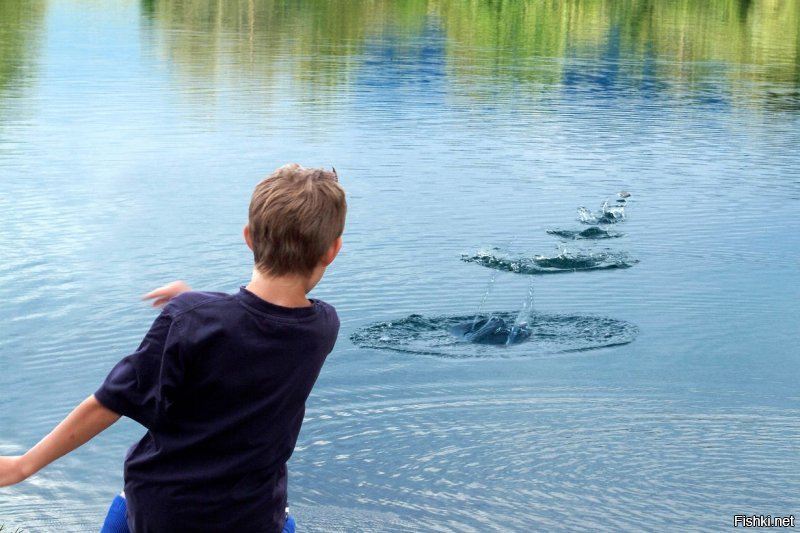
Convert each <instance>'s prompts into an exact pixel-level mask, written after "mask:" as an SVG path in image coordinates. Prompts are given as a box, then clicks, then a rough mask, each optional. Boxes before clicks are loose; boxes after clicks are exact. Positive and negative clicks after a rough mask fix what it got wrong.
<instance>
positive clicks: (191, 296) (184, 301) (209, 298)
mask: <svg viewBox="0 0 800 533" xmlns="http://www.w3.org/2000/svg"><path fill="white" fill-rule="evenodd" d="M231 300H233V295H231V294H228V293H224V292H209V291H188V292H183V293H181V294H179V295H177V296H175V297H174V298H172V299H171V300H170V301H169V303H167V305H165V306H164V314H167V315H170V316H172V317H173V318H177V317H178V316H180V315H182V314H184V313H187V312H189V311H192V310H193V309H196V308H198V307H201V306H204V305H208V304H213V303H230V301H231Z"/></svg>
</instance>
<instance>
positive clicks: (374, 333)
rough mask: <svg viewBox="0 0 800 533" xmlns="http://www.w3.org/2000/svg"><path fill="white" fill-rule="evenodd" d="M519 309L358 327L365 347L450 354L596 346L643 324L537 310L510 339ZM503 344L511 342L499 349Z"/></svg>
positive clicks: (632, 334)
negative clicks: (516, 311)
mask: <svg viewBox="0 0 800 533" xmlns="http://www.w3.org/2000/svg"><path fill="white" fill-rule="evenodd" d="M516 315H517V313H513V312H511V313H494V314H492V315H491V316H486V317H482V318H481V319H480V320H479V321H478V322H477V324H478V328H477V329H475V328H473V322H474V317H473V315H463V316H437V317H425V316H422V315H416V314H415V315H409V316H408V317H406V318H402V319H399V320H393V321H390V322H378V323H376V324H371V325H368V326H366V327H364V328H361V329H359V330H357V331H356V332H354V333H353V334H352V335H351V336H350V340H351V341H352V342H353V344H355V345H356V346H358V347H360V348H372V349H379V350H391V351H396V352H403V353H411V354H417V355H432V356H437V357H444V358H450V359H467V358H481V357H483V358H487V357H515V356H518V357H531V356H534V357H535V356H541V355H548V354H557V353H565V352H577V351H585V350H594V349H597V348H604V347H608V346H618V345H622V344H628V343H630V342H633V340H635V339H636V336H637V335H638V333H639V330H638V328H637V327H636V326H635V325H633V324H631V323H629V322H625V321H623V320H616V319H613V318H607V317H602V316H593V315H559V314H546V313H535V314H533V315H532V316H531V319H530V322H528V323H526V324H525V325H524V326H522V327H521V328H520V333H519V334H517V337H516V338H515V339H514V340H513V342H512V343H511V344H508V338H509V333H510V331H511V327H510V326H509V324H514V323H515V317H516ZM498 346H505V347H504V348H503V349H497V348H498Z"/></svg>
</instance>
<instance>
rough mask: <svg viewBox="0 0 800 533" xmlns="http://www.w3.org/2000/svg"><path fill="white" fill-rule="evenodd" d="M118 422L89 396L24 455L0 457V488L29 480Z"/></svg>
mask: <svg viewBox="0 0 800 533" xmlns="http://www.w3.org/2000/svg"><path fill="white" fill-rule="evenodd" d="M119 418H120V415H118V414H117V413H115V412H114V411H112V410H110V409H108V408H106V407H104V406H103V405H102V404H101V403H100V402H98V401H97V399H96V398H95V397H94V395H92V396H89V397H88V398H86V399H85V400H84V401H83V402H81V404H80V405H78V407H76V408H75V409H74V410H73V411H72V412H71V413H70V414H69V415H67V417H66V418H65V419H64V420H62V421H61V423H60V424H59V425H57V426H56V427H55V429H53V431H51V432H50V434H48V435H47V436H46V437H45V438H43V439H42V440H40V441H39V443H38V444H37V445H36V446H34V447H33V448H31V449H30V450H28V452H27V453H26V454H25V455H19V456H15V457H0V487H4V486H6V485H13V484H15V483H19V482H20V481H23V480H25V479H27V478H29V477H30V476H32V475H33V474H35V473H36V472H38V471H39V470H41V469H42V468H44V467H45V466H47V465H49V464H50V463H52V462H53V461H55V460H56V459H58V458H59V457H61V456H63V455H66V454H68V453H69V452H71V451H72V450H74V449H75V448H77V447H79V446H81V445H82V444H84V443H86V442H88V441H89V440H91V439H92V437H94V436H95V435H97V434H98V433H100V432H102V431H103V430H104V429H106V428H108V427H109V426H111V425H112V424H113V423H114V422H116V421H117V420H119Z"/></svg>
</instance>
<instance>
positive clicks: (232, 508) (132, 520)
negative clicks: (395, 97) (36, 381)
mask: <svg viewBox="0 0 800 533" xmlns="http://www.w3.org/2000/svg"><path fill="white" fill-rule="evenodd" d="M346 210H347V205H346V201H345V194H344V191H343V190H342V188H341V187H340V186H339V184H338V180H337V177H336V173H335V171H333V172H326V171H324V170H321V169H306V168H303V167H301V166H299V165H296V164H291V165H286V166H283V167H281V168H279V169H277V170H276V171H275V172H274V173H273V174H272V175H271V176H269V177H268V178H266V179H265V180H263V181H262V182H261V183H259V184H258V185H257V186H256V188H255V191H254V192H253V196H252V199H251V202H250V209H249V217H248V223H247V226H245V228H244V239H245V242H247V245H248V247H250V249H251V250H252V251H253V258H254V262H255V266H254V268H253V274H252V278H251V281H250V283H249V284H248V285H247V286H246V287H243V288H242V289H240V291H239V293H238V294H234V295H228V294H222V293H201V292H185V293H183V294H180V295H177V296H175V297H174V298H172V299H171V301H169V303H168V304H167V305H166V307H164V310H163V312H162V313H161V314H160V315H159V317H158V318H157V319H156V320H155V322H154V323H153V325H152V327H151V328H150V331H149V332H148V333H147V335H146V336H145V338H144V340H143V341H142V343H141V345H140V346H139V348H138V349H137V350H136V352H134V353H133V354H131V355H129V356H128V357H125V358H124V359H122V361H120V362H119V363H118V364H117V365H116V366H115V367H114V368H113V369H112V370H111V373H110V374H109V375H108V377H107V378H106V380H105V382H104V383H103V384H102V386H101V387H100V388H99V389H98V390H97V392H95V393H94V394H93V395H92V396H90V397H89V398H87V399H86V400H84V401H83V403H81V404H80V405H79V406H78V407H77V408H76V409H75V410H74V411H73V412H72V413H70V414H69V415H68V416H67V417H66V418H65V419H64V420H63V421H62V422H61V423H60V424H59V425H58V426H57V427H56V428H55V429H54V430H53V431H52V432H51V433H50V434H49V435H47V436H46V437H45V438H44V439H42V440H41V441H40V442H39V443H38V444H37V445H36V446H34V447H33V448H31V449H30V450H29V451H28V452H27V453H26V454H25V455H22V456H17V457H0V486H4V485H10V484H13V483H18V482H20V481H22V480H24V479H26V478H27V477H29V476H31V475H33V474H34V473H36V472H37V471H39V470H40V469H41V468H43V467H44V466H46V465H48V464H49V463H51V462H52V461H54V460H56V459H58V458H59V457H61V456H62V455H65V454H66V453H69V452H70V451H72V450H74V449H75V448H77V447H78V446H80V445H82V444H83V443H85V442H86V441H88V440H89V439H91V438H92V437H94V436H95V435H97V434H98V433H100V432H101V431H103V430H105V429H106V428H108V427H109V426H110V425H112V424H113V423H114V422H116V421H117V420H118V419H119V418H120V416H128V417H130V418H132V419H134V420H136V421H137V422H139V423H141V424H142V425H144V426H145V427H146V428H147V430H148V431H147V433H146V434H145V436H144V437H143V438H142V439H141V440H140V441H139V442H138V443H137V444H135V445H134V446H133V447H131V449H130V450H129V451H128V455H127V457H126V459H125V492H124V493H125V497H126V500H127V506H128V512H127V522H128V525H129V527H130V530H131V531H133V532H135V533H140V532H159V533H163V532H171V531H180V532H184V531H187V532H188V531H214V532H218V531H247V532H265V533H266V532H269V533H276V532H280V531H281V530H282V529H283V527H284V522H285V521H286V519H287V515H286V513H285V507H286V492H287V469H286V462H287V461H288V460H289V457H290V456H291V454H292V451H293V450H294V446H295V443H296V440H297V436H298V433H299V431H300V425H301V423H302V421H303V414H304V411H305V401H306V399H307V397H308V395H309V393H310V392H311V388H312V386H313V385H314V382H315V381H316V379H317V376H318V375H319V372H320V369H321V367H322V364H323V362H324V360H325V358H326V356H327V355H328V354H329V353H330V351H331V350H332V349H333V345H334V343H335V341H336V336H337V334H338V330H339V319H338V317H337V315H336V311H335V310H334V309H333V307H331V306H330V305H328V304H326V303H324V302H322V301H321V300H309V299H307V298H306V293H308V292H309V291H310V290H311V289H312V288H313V287H314V286H315V285H316V284H317V282H319V280H320V279H321V278H322V275H323V274H324V272H325V269H326V267H327V266H328V265H330V263H331V262H332V261H333V260H334V258H335V257H336V255H337V253H338V252H339V250H340V248H341V246H342V237H341V236H342V231H343V230H344V220H345V214H346ZM177 292H180V286H176V285H173V286H172V288H169V287H168V288H167V289H166V290H164V291H162V292H161V293H160V294H154V293H151V295H149V296H153V297H157V296H159V295H160V296H161V298H160V299H159V300H156V302H155V303H156V304H159V303H163V302H165V301H167V300H170V297H171V296H173V295H174V293H177ZM113 507H114V506H113V505H112V509H113Z"/></svg>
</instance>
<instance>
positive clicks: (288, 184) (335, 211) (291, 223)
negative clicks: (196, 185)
mask: <svg viewBox="0 0 800 533" xmlns="http://www.w3.org/2000/svg"><path fill="white" fill-rule="evenodd" d="M346 213H347V202H346V201H345V194H344V189H342V188H341V186H340V185H339V180H338V178H337V176H336V171H335V170H334V171H332V172H328V171H326V170H323V169H319V168H304V167H301V166H300V165H298V164H296V163H291V164H288V165H284V166H282V167H280V168H279V169H277V170H276V171H275V172H273V173H272V174H271V175H270V176H268V177H267V178H265V179H264V180H262V181H261V183H259V184H258V185H256V188H255V190H254V191H253V196H252V198H251V200H250V210H249V216H248V228H249V244H250V246H251V248H252V249H253V258H254V260H255V266H256V268H257V269H258V270H259V271H260V272H262V273H263V274H266V275H268V276H284V275H287V274H300V275H303V276H309V275H311V274H312V272H313V270H314V269H315V268H316V266H317V265H318V264H319V262H320V261H321V260H322V259H323V257H324V256H325V254H326V253H327V251H328V250H329V249H330V247H331V245H333V244H334V242H336V239H337V238H338V237H340V236H341V235H342V232H343V231H344V219H345V214H346Z"/></svg>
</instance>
